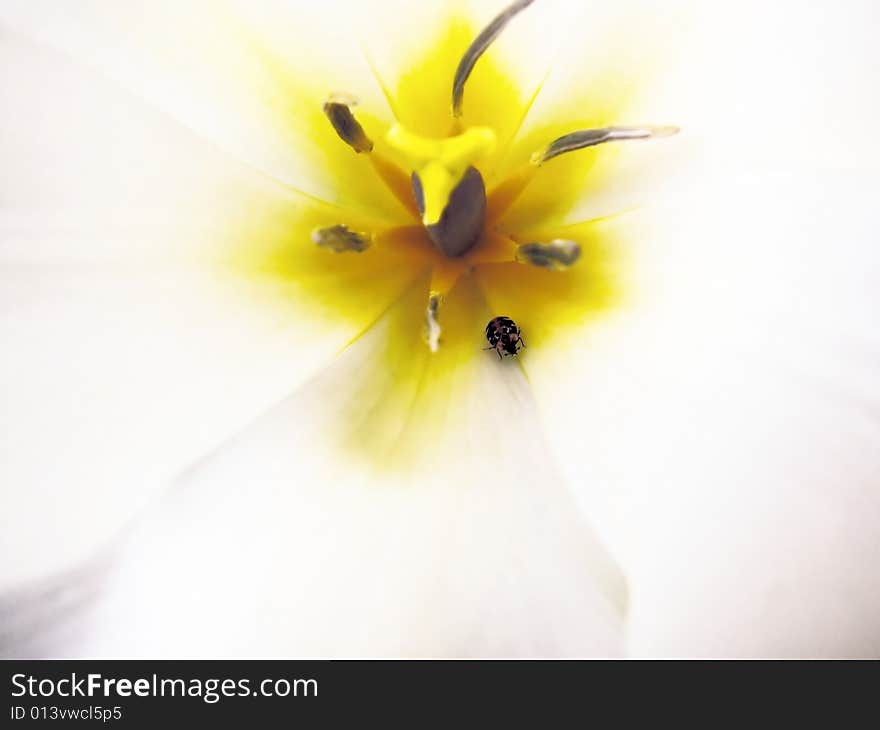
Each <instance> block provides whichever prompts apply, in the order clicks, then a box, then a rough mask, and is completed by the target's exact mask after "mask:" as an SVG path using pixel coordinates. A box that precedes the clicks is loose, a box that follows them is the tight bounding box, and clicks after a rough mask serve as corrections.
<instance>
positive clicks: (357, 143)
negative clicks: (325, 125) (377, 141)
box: [324, 95, 373, 153]
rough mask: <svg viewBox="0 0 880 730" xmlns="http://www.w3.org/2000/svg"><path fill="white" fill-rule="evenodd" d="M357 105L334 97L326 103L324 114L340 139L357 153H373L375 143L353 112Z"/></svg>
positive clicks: (349, 100) (338, 96) (339, 96)
mask: <svg viewBox="0 0 880 730" xmlns="http://www.w3.org/2000/svg"><path fill="white" fill-rule="evenodd" d="M356 103H357V102H356V101H355V100H354V99H351V98H348V97H345V96H341V95H333V96H331V97H330V98H329V99H327V101H326V102H324V114H326V115H327V119H329V120H330V124H332V125H333V129H335V130H336V134H338V135H339V138H340V139H341V140H342V141H343V142H345V144H347V145H348V146H349V147H351V148H352V149H353V150H354V151H355V152H357V153H361V152H372V150H373V141H372V140H371V139H370V138H369V137H368V136H367V133H366V132H365V131H364V128H363V127H362V126H361V125H360V122H358V120H357V119H355V118H354V114H352V112H351V107H352V106H355V104H356Z"/></svg>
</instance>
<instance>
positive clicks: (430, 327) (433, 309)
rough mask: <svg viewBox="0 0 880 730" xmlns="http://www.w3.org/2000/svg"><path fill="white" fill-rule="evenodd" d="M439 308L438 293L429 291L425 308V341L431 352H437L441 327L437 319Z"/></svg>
mask: <svg viewBox="0 0 880 730" xmlns="http://www.w3.org/2000/svg"><path fill="white" fill-rule="evenodd" d="M439 309H440V295H439V294H437V293H436V292H431V295H430V296H429V297H428V308H427V309H426V310H425V341H426V342H427V343H428V348H429V349H430V350H431V352H437V350H438V348H439V347H440V333H441V332H442V329H441V327H440V323H439V322H438V321H437V312H438V310H439Z"/></svg>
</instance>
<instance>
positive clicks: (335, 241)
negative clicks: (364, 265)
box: [312, 224, 373, 253]
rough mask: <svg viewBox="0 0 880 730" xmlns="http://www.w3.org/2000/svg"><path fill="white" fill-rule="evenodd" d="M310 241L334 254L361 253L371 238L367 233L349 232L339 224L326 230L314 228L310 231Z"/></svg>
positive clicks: (346, 227)
mask: <svg viewBox="0 0 880 730" xmlns="http://www.w3.org/2000/svg"><path fill="white" fill-rule="evenodd" d="M312 241H313V242H314V243H315V244H317V245H318V246H320V247H321V248H326V249H328V250H329V251H333V252H334V253H345V252H348V251H354V252H356V253H361V252H362V251H366V250H367V249H368V248H369V247H370V244H371V243H372V242H373V238H372V236H370V234H368V233H357V232H355V231H352V230H349V228H348V226H346V225H342V224H340V225H336V226H329V227H328V228H316V229H315V230H314V231H312Z"/></svg>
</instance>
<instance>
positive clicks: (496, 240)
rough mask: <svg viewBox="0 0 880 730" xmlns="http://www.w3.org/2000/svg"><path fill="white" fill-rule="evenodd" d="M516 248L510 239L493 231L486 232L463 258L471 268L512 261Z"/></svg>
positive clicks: (515, 244)
mask: <svg viewBox="0 0 880 730" xmlns="http://www.w3.org/2000/svg"><path fill="white" fill-rule="evenodd" d="M516 248H517V243H516V241H514V240H513V239H512V238H510V237H508V236H505V235H503V234H501V233H497V232H495V231H487V232H485V233H484V234H483V237H482V238H481V239H480V241H479V242H478V243H477V245H476V246H475V247H474V249H473V250H472V251H470V252H469V253H468V255H467V256H466V257H465V258H466V260H467V262H468V263H469V264H470V265H472V266H476V265H478V264H493V263H495V264H497V263H501V262H504V261H514V260H515V259H516Z"/></svg>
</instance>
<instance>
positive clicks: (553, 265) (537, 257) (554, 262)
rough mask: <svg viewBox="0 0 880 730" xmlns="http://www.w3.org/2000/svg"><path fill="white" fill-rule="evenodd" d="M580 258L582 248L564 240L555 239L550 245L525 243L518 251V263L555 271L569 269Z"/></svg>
mask: <svg viewBox="0 0 880 730" xmlns="http://www.w3.org/2000/svg"><path fill="white" fill-rule="evenodd" d="M580 256H581V247H580V246H579V245H578V244H577V243H575V242H574V241H569V240H566V239H564V238H555V239H553V240H552V241H551V242H550V243H524V244H523V245H522V246H520V247H519V248H518V249H517V250H516V258H517V261H521V262H522V263H525V264H531V265H532V266H540V267H541V268H544V269H551V270H553V271H562V270H564V269H567V268H568V267H569V266H572V265H573V264H574V263H575V262H576V261H577V260H578V259H579V258H580Z"/></svg>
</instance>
